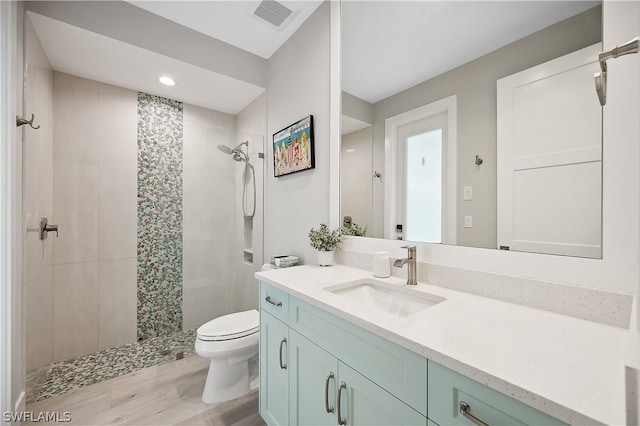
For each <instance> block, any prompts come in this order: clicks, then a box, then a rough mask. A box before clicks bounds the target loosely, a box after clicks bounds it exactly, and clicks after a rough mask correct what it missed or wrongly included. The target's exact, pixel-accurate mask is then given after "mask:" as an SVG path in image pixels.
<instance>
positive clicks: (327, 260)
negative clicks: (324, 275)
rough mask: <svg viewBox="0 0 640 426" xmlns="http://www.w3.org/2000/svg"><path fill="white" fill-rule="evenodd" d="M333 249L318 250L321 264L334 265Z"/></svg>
mask: <svg viewBox="0 0 640 426" xmlns="http://www.w3.org/2000/svg"><path fill="white" fill-rule="evenodd" d="M333 253H334V252H333V251H318V264H319V265H320V266H331V265H333Z"/></svg>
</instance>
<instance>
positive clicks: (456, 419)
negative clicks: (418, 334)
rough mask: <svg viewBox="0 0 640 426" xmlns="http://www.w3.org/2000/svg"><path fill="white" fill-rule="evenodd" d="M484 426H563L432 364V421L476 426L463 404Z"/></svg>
mask: <svg viewBox="0 0 640 426" xmlns="http://www.w3.org/2000/svg"><path fill="white" fill-rule="evenodd" d="M461 402H464V403H466V404H468V406H469V407H470V413H471V414H472V415H473V416H475V417H477V418H478V419H480V420H482V421H483V422H485V423H487V424H490V425H492V426H495V425H509V426H513V425H564V424H565V423H562V422H561V421H560V420H558V419H556V418H554V417H551V416H549V415H547V414H545V413H543V412H541V411H538V410H536V409H535V408H532V407H529V406H528V405H526V404H523V403H521V402H519V401H516V400H515V399H513V398H510V397H508V396H506V395H504V394H502V393H500V392H498V391H495V390H493V389H491V388H488V387H486V386H484V385H482V384H480V383H478V382H476V381H474V380H471V379H469V378H468V377H465V376H463V375H461V374H458V373H456V372H454V371H452V370H449V369H448V368H446V367H443V366H441V365H439V364H436V363H435V362H432V361H429V418H430V419H432V420H433V421H435V422H437V423H439V424H441V425H473V424H474V423H473V422H472V421H471V420H469V419H467V418H465V417H464V416H463V415H462V414H461V413H460V408H459V407H460V403H461Z"/></svg>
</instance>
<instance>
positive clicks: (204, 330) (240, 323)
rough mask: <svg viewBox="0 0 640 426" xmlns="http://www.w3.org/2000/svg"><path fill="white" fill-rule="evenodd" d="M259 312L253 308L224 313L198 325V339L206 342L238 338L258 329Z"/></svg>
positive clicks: (253, 332)
mask: <svg viewBox="0 0 640 426" xmlns="http://www.w3.org/2000/svg"><path fill="white" fill-rule="evenodd" d="M259 324H260V314H259V313H258V311H256V310H255V309H252V310H250V311H244V312H236V313H233V314H228V315H224V316H221V317H218V318H216V319H213V320H211V321H209V322H208V323H206V324H204V325H202V326H200V327H199V328H198V330H197V332H196V333H197V336H198V339H200V340H203V341H208V342H216V341H224V340H233V339H239V338H241V337H246V336H250V335H252V334H255V333H257V332H258V331H259Z"/></svg>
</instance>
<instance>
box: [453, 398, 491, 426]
mask: <svg viewBox="0 0 640 426" xmlns="http://www.w3.org/2000/svg"><path fill="white" fill-rule="evenodd" d="M458 407H459V408H460V414H462V415H463V416H465V417H466V418H467V419H469V420H471V421H472V422H473V424H475V425H478V426H489V425H488V424H487V423H485V422H483V421H482V420H480V419H479V418H477V417H476V416H474V415H473V414H471V406H470V405H469V404H467V403H466V402H464V401H460V404H458Z"/></svg>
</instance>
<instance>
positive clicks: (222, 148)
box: [218, 144, 233, 155]
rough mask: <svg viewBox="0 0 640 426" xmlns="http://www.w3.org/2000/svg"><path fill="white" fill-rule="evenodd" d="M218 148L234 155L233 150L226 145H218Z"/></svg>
mask: <svg viewBox="0 0 640 426" xmlns="http://www.w3.org/2000/svg"><path fill="white" fill-rule="evenodd" d="M218 149H219V150H220V151H222V152H224V153H225V154H229V155H233V150H232V149H231V148H229V147H228V146H226V145H222V144H220V145H218Z"/></svg>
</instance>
